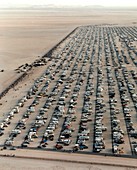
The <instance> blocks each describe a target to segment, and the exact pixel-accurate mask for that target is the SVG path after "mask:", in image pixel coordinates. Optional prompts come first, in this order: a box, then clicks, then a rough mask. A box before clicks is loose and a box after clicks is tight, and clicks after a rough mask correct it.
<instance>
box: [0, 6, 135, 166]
mask: <svg viewBox="0 0 137 170" xmlns="http://www.w3.org/2000/svg"><path fill="white" fill-rule="evenodd" d="M136 19H137V13H136V11H135V10H131V9H130V10H127V9H124V10H120V9H119V10H118V9H111V10H110V9H71V10H70V9H52V10H51V9H50V10H49V9H45V10H44V9H43V10H40V9H39V10H38V9H37V10H36V9H35V10H1V11H0V40H1V41H0V69H1V70H4V72H1V73H0V84H1V85H0V91H1V92H2V91H3V90H4V89H5V88H6V87H8V86H9V84H11V83H12V82H13V81H14V80H15V79H16V78H18V77H19V76H20V75H21V74H22V72H21V73H17V72H16V71H15V69H17V68H18V67H19V66H21V65H23V64H25V63H28V64H31V63H32V62H34V61H35V60H36V59H39V58H40V57H41V56H43V55H44V54H45V53H46V52H47V51H49V50H50V49H51V48H52V47H53V46H54V45H56V44H57V43H58V42H59V41H60V40H62V39H63V38H64V37H65V36H66V35H67V34H69V33H70V32H71V31H72V30H73V29H75V28H76V27H79V26H87V25H91V26H92V25H97V29H98V30H101V33H102V32H103V30H102V29H100V28H99V27H109V26H110V27H112V26H113V27H114V28H115V27H118V28H120V27H121V28H123V27H126V28H128V27H132V28H134V27H135V26H136ZM85 28H86V27H85ZM81 29H82V27H81ZM104 29H105V28H104ZM87 30H88V27H87ZM78 31H80V29H78ZM92 31H93V30H91V33H92ZM95 31H96V30H95ZM76 32H77V31H76ZM99 32H100V31H99ZM99 32H98V33H99ZM101 33H100V34H101ZM105 33H106V32H105ZM72 35H73V34H72ZM83 35H84V33H83ZM104 35H105V36H106V34H104ZM94 36H95V35H94V34H93V37H94ZM69 38H70V39H71V38H73V36H72V37H71V36H70V37H69ZM69 38H68V40H66V41H65V42H64V43H65V44H64V43H63V44H62V45H61V46H60V47H59V48H57V50H56V52H55V54H56V53H58V52H60V49H61V48H62V47H64V46H65V45H66V44H67V43H68V42H69ZM94 38H95V37H94ZM94 38H93V39H94ZM107 38H108V39H109V37H107V36H106V39H107ZM111 38H114V37H113V36H112V37H111ZM95 39H96V38H95ZM74 40H75V36H74ZM101 41H102V40H101ZM115 42H116V43H117V45H119V47H121V46H122V43H121V41H120V42H119V40H118V39H116V40H115ZM71 43H73V42H71ZM98 43H99V42H97V46H98V45H99V44H98ZM101 43H103V41H102V42H101ZM70 45H71V44H70ZM81 45H82V44H81ZM136 45H137V44H136V41H135V42H134V46H136ZM102 46H103V47H104V45H102ZM123 48H124V47H123ZM96 50H97V49H96ZM73 52H74V51H73ZM96 53H97V51H96ZM77 55H78V54H77ZM102 56H103V57H102V60H103V61H105V59H106V58H105V52H103V55H102ZM63 57H65V56H63ZM76 59H77V58H76ZM98 59H99V58H96V59H95V63H96V62H97V60H98ZM129 60H130V64H131V66H132V68H133V69H134V70H135V71H136V67H135V66H134V63H133V62H132V60H131V59H130V58H129ZM83 61H84V58H83V59H82V62H83ZM117 61H118V62H119V60H117ZM67 62H68V61H65V62H64V63H63V68H65V64H67ZM82 62H80V64H79V65H78V71H80V69H82V68H84V67H85V66H84V65H82ZM110 63H111V64H112V61H110ZM53 64H54V60H53V61H50V62H47V64H46V66H45V67H43V66H42V67H36V68H33V69H31V71H29V72H28V76H26V77H25V78H24V79H23V81H22V82H20V83H19V84H18V85H17V86H15V87H14V88H13V89H11V90H10V91H9V92H8V93H7V94H6V95H5V96H4V97H3V98H2V99H1V101H0V102H1V106H0V108H1V117H0V121H1V122H2V121H3V120H4V119H5V118H6V117H7V115H8V114H9V112H10V111H11V110H12V108H13V107H14V106H15V105H16V104H17V101H19V100H20V99H21V98H22V97H23V96H24V95H25V94H26V93H27V91H28V89H30V88H31V87H32V85H33V83H35V82H36V80H37V79H38V78H39V77H40V76H41V75H43V73H45V69H48V68H50V65H53ZM72 64H73V63H72ZM105 64H106V63H105V62H103V73H105V69H106V66H105ZM55 66H56V65H55ZM57 66H58V65H57ZM104 66H105V67H104ZM131 66H130V67H127V68H129V70H128V71H129V72H130V71H131V69H130V68H131ZM87 67H90V64H89V63H87ZM95 69H97V68H96V66H95ZM53 71H54V66H53ZM53 71H52V72H53ZM60 71H61V70H60ZM81 71H83V70H81ZM113 71H115V70H113ZM68 72H69V71H68ZM83 72H84V71H83ZM69 74H70V72H69V73H68V75H69ZM113 74H114V73H113ZM87 75H88V73H87ZM120 75H122V72H120ZM104 76H105V79H104V82H103V84H105V83H106V80H107V73H105V75H104ZM131 76H132V75H131V74H130V77H131ZM58 80H59V76H57V77H56V78H55V80H53V83H52V84H51V86H50V88H49V89H48V90H49V91H52V88H54V86H55V83H56V82H57V81H58ZM96 81H97V79H96V78H95V80H94V83H95V82H96ZM132 82H133V80H132ZM44 83H45V80H44ZM41 85H42V84H41ZM41 85H40V86H41ZM41 87H42V86H41ZM41 87H40V88H41ZM63 87H64V86H62V85H61V87H60V89H63ZM72 87H74V85H72ZM106 87H107V86H106ZM106 87H105V90H104V94H106V93H108V89H107V88H106ZM85 88H86V84H84V85H83V86H82V93H81V94H80V97H79V98H80V99H79V100H78V101H79V103H78V107H77V112H79V113H80V109H81V107H82V105H83V100H81V98H82V97H83V96H84V90H85ZM135 88H136V87H135ZM115 90H116V91H117V90H118V86H116V87H115ZM48 95H49V94H48ZM59 95H61V92H60V93H59ZM116 95H117V100H118V102H119V101H120V98H119V94H118V93H117V94H116ZM106 96H107V95H106ZM95 97H96V94H94V97H93V98H92V100H93V101H92V102H93V105H94V102H95ZM56 100H57V101H58V98H57V99H56ZM32 101H33V100H32V99H31V100H29V102H28V103H27V104H26V105H25V107H23V108H21V109H20V113H19V114H17V115H16V116H15V117H14V119H13V120H12V122H11V124H10V126H8V127H7V128H6V133H5V134H4V137H1V141H0V144H1V145H3V143H4V142H5V141H6V139H7V138H8V136H10V133H11V130H13V129H14V128H15V127H16V125H17V122H18V121H19V120H20V118H21V117H22V116H23V115H24V113H25V112H26V109H27V108H28V107H29V105H31V102H32ZM104 101H105V102H106V103H107V106H106V108H107V109H108V108H109V105H108V101H109V99H108V96H107V97H104ZM44 102H45V98H44V99H42V101H41V103H40V106H39V107H38V108H37V109H36V113H38V112H39V108H41V107H42V106H43V104H44ZM66 103H67V106H69V99H66ZM133 104H134V103H132V105H131V108H132V112H133V113H132V116H133V118H134V121H133V122H135V121H136V119H135V112H136V110H135V109H134V107H133ZM120 107H121V106H119V108H120ZM53 109H55V107H54V106H53V108H51V110H50V113H52V112H53V111H54V110H53ZM120 109H122V108H120ZM121 111H122V110H121ZM36 115H37V114H36ZM36 115H35V114H31V118H30V121H29V123H27V125H26V129H25V130H24V132H23V133H21V135H19V136H17V139H16V141H15V146H18V145H21V143H22V139H24V138H25V135H26V134H27V133H28V130H29V129H30V128H31V126H32V124H33V122H34V121H35V118H36ZM49 115H50V114H49ZM80 115H81V114H78V115H77V121H76V122H75V123H74V125H73V126H74V127H75V126H76V125H78V123H79V120H80ZM93 115H94V114H93ZM108 118H109V119H110V117H108V116H107V115H106V116H105V120H106V121H105V122H104V123H105V125H107V127H110V125H109V123H110V122H109V121H108ZM118 118H119V119H122V114H120V115H118ZM92 120H94V118H93V117H92ZM121 122H122V123H121V126H122V127H123V130H124V131H126V126H125V122H124V121H123V120H121ZM62 124H63V119H62V122H61V124H60V128H59V129H58V131H57V133H56V136H59V133H60V130H61V125H62ZM88 125H89V126H90V123H88ZM46 126H47V125H46ZM91 126H92V128H93V127H94V122H92V123H91ZM135 126H136V123H135ZM76 127H77V126H76ZM124 128H125V129H124ZM44 129H45V127H44V128H43V129H42V131H40V132H39V134H38V135H39V137H38V138H37V139H35V142H34V144H33V142H32V143H31V146H32V147H37V146H38V144H39V141H40V139H41V137H42V134H43V132H44ZM110 131H111V129H110V128H108V134H110V133H109V132H110ZM77 132H78V129H77V128H76V132H74V135H73V136H72V137H74V139H75V138H76V133H77ZM92 133H93V132H92ZM127 133H128V132H126V137H125V141H126V146H125V147H124V152H125V153H126V154H127V155H130V154H131V153H130V152H131V150H130V149H129V148H130V143H129V140H128V134H127ZM108 134H107V133H106V132H105V137H106V138H108V139H109V140H107V144H106V145H107V147H108V149H107V148H106V151H107V153H110V152H111V137H110V136H109V135H108ZM55 140H57V139H55ZM89 142H90V143H93V139H92V140H90V141H89ZM74 144H75V142H74V143H72V146H73V145H74ZM53 145H54V143H53V142H50V144H49V146H48V147H49V148H50V147H51V148H52V147H53ZM89 146H90V145H89ZM66 148H67V147H66ZM71 149H72V148H70V150H71ZM89 150H92V146H91V148H90V147H89ZM106 151H105V152H104V153H106ZM17 152H18V150H17V151H12V153H13V154H15V155H18V154H17ZM7 153H8V151H7ZM20 153H22V151H20ZM26 153H28V150H27V151H26ZM26 153H25V154H26ZM33 153H36V152H35V150H34V151H33ZM1 154H6V152H5V150H4V151H1ZM25 154H24V155H25ZM29 157H31V154H29ZM43 157H44V156H43ZM82 157H83V155H82V156H81V158H82ZM6 159H7V158H3V162H4V161H5V160H6ZM12 159H14V158H11V160H12ZM79 159H80V158H79ZM97 160H99V158H97ZM115 160H117V158H115ZM23 161H28V160H25V158H24V159H23ZM41 162H42V160H41ZM89 162H90V161H89ZM4 164H5V163H4ZM10 165H11V166H12V161H11V163H10ZM17 166H19V165H18V164H17ZM29 166H30V167H28V169H30V168H31V165H29ZM84 166H87V165H84V163H83V164H82V166H81V167H79V169H85V168H87V169H103V168H107V167H106V165H104V166H105V167H103V166H99V165H95V166H94V167H93V166H91V167H90V166H88V167H84ZM42 167H44V164H43V165H42ZM6 168H7V169H8V166H7V167H6V166H5V169H6ZM14 168H15V167H14ZM18 168H19V167H18ZM21 168H23V167H20V169H21ZM32 168H33V167H32ZM37 168H38V167H37ZM46 168H47V167H46ZM46 168H45V169H46ZM49 168H51V169H59V168H60V169H61V168H64V169H67V168H68V165H67V163H66V164H65V163H64V165H63V167H60V166H59V163H58V162H55V166H54V167H53V166H51V164H50V163H49ZM73 168H74V167H71V169H73ZM126 168H128V166H127V167H125V168H124V167H122V168H120V167H119V169H126ZM129 168H130V169H135V168H136V165H135V166H134V167H132V166H129ZM25 169H26V167H25ZM68 169H70V168H68ZM74 169H75V168H74Z"/></svg>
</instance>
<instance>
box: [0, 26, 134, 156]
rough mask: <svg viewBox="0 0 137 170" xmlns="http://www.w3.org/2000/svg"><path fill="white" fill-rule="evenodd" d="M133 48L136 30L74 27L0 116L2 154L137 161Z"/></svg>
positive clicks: (37, 62) (41, 62)
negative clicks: (28, 151)
mask: <svg viewBox="0 0 137 170" xmlns="http://www.w3.org/2000/svg"><path fill="white" fill-rule="evenodd" d="M136 41H137V28H136V27H113V26H101V25H100V26H85V27H79V28H77V29H76V30H75V31H74V32H73V33H72V34H71V35H69V36H68V37H67V38H66V39H65V40H64V41H63V42H62V43H61V44H59V45H58V46H57V47H56V48H55V49H54V50H53V51H52V54H51V56H50V58H49V57H47V56H43V58H42V59H39V60H37V61H36V62H35V63H33V66H34V65H35V67H36V68H37V67H39V66H40V67H39V69H41V73H42V74H41V75H38V74H33V75H30V74H29V71H28V75H29V76H32V77H33V79H34V80H33V81H30V82H29V83H28V84H27V86H26V87H24V90H23V89H22V91H21V93H19V92H18V96H17V97H16V98H15V99H17V100H16V102H15V103H16V104H15V105H12V103H11V106H10V108H9V109H7V111H6V112H5V113H1V114H3V117H1V119H0V123H1V124H0V134H1V137H0V138H1V140H0V145H1V147H3V148H4V149H16V148H17V147H22V148H26V147H32V148H41V149H46V148H49V149H59V150H68V151H72V152H76V151H79V150H80V151H83V152H84V151H86V152H98V153H108V154H123V155H124V154H125V155H136V154H137V46H136V44H137V43H136ZM34 69H35V68H34ZM30 72H31V71H30ZM22 83H23V82H22ZM18 86H19V85H18Z"/></svg>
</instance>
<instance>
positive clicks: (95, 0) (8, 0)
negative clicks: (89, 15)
mask: <svg viewBox="0 0 137 170" xmlns="http://www.w3.org/2000/svg"><path fill="white" fill-rule="evenodd" d="M46 4H54V5H103V6H137V0H0V7H3V6H10V5H12V6H16V5H46Z"/></svg>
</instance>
